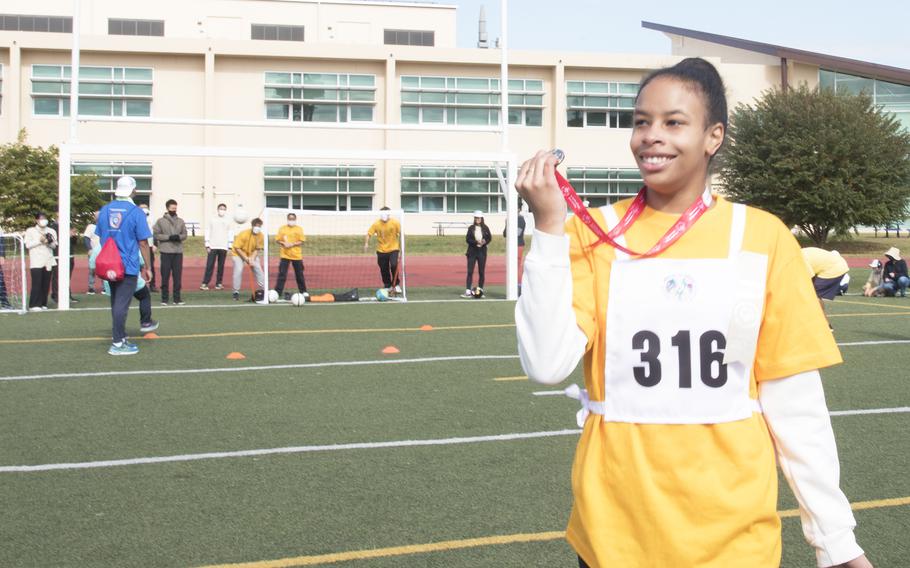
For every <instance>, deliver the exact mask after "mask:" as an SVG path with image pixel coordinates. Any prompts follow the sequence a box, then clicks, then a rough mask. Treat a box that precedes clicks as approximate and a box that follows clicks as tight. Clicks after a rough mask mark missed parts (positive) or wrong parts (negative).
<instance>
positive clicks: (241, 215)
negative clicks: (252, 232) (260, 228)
mask: <svg viewBox="0 0 910 568" xmlns="http://www.w3.org/2000/svg"><path fill="white" fill-rule="evenodd" d="M249 220H250V214H249V213H247V212H246V209H244V208H243V205H238V206H237V209H234V222H235V223H237V224H238V225H243V224H244V223H246V222H247V221H249Z"/></svg>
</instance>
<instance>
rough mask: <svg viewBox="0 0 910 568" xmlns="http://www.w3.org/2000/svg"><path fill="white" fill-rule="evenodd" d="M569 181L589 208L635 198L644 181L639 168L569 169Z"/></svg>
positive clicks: (567, 171)
mask: <svg viewBox="0 0 910 568" xmlns="http://www.w3.org/2000/svg"><path fill="white" fill-rule="evenodd" d="M566 173H567V179H568V181H569V183H571V184H572V187H574V188H575V191H576V192H577V193H578V196H579V197H581V198H582V199H583V200H586V201H588V206H589V207H601V206H603V205H608V204H610V203H616V202H617V201H619V200H620V199H626V198H627V197H635V195H636V194H637V193H638V190H639V189H641V186H642V185H644V183H645V182H644V180H643V179H642V178H641V172H640V171H638V168H594V167H592V168H588V167H576V168H567V170H566Z"/></svg>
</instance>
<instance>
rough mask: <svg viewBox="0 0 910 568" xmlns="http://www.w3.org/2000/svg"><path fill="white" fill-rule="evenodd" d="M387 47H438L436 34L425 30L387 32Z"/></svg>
mask: <svg viewBox="0 0 910 568" xmlns="http://www.w3.org/2000/svg"><path fill="white" fill-rule="evenodd" d="M384 39H385V44H386V45H426V46H433V45H436V32H433V31H423V30H385V36H384Z"/></svg>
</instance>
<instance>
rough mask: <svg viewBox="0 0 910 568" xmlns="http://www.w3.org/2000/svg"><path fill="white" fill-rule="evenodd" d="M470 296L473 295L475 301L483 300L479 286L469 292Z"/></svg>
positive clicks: (481, 289)
mask: <svg viewBox="0 0 910 568" xmlns="http://www.w3.org/2000/svg"><path fill="white" fill-rule="evenodd" d="M471 295H473V296H474V298H475V299H479V298H483V288H481V287H480V286H477V287H476V288H473V289H472V290H471Z"/></svg>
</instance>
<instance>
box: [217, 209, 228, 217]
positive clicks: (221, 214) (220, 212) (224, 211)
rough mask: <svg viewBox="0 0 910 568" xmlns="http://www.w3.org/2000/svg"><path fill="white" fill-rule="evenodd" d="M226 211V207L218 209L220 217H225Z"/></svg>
mask: <svg viewBox="0 0 910 568" xmlns="http://www.w3.org/2000/svg"><path fill="white" fill-rule="evenodd" d="M225 213H227V210H225V209H219V210H218V216H219V217H224V214H225Z"/></svg>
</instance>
